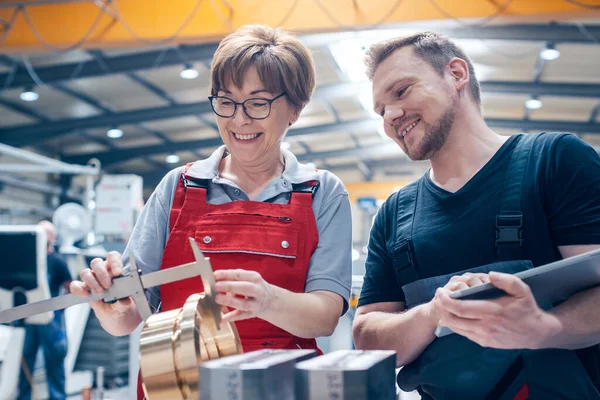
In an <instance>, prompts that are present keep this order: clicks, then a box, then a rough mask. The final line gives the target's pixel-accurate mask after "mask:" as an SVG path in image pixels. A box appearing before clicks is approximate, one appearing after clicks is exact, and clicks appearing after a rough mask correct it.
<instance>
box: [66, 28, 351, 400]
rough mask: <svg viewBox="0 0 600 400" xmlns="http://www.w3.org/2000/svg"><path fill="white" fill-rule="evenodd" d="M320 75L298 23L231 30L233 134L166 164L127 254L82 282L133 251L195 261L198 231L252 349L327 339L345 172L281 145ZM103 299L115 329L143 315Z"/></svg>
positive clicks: (183, 293)
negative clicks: (192, 158)
mask: <svg viewBox="0 0 600 400" xmlns="http://www.w3.org/2000/svg"><path fill="white" fill-rule="evenodd" d="M314 86H315V69H314V65H313V60H312V57H311V55H310V52H309V51H308V49H307V48H306V47H305V46H304V45H303V44H302V43H300V42H299V41H298V40H297V39H296V38H295V37H293V36H292V35H290V34H289V33H287V32H285V31H283V30H281V29H272V28H269V27H265V26H247V27H242V28H240V29H239V30H238V31H236V32H234V33H232V34H231V35H229V36H227V37H226V38H225V39H223V41H222V42H221V43H220V45H219V47H218V49H217V51H216V52H215V56H214V58H213V63H212V71H211V86H210V87H211V93H210V94H211V96H210V97H209V99H210V102H211V105H212V109H213V111H214V113H215V118H216V120H217V126H218V128H219V133H220V135H221V138H222V139H223V142H224V146H221V147H220V148H218V149H217V150H216V151H215V152H214V153H213V154H212V155H211V156H210V157H209V158H208V159H206V160H200V161H196V162H195V163H191V164H189V165H187V166H185V167H181V168H177V169H174V170H173V171H171V172H170V173H169V174H167V176H166V177H165V178H164V179H163V180H162V182H161V183H160V184H159V185H158V186H157V188H156V190H155V193H154V194H153V195H152V196H151V197H150V199H149V200H148V203H147V204H146V206H145V207H144V210H143V211H142V213H141V215H140V217H139V219H138V222H137V224H136V226H135V229H134V231H133V234H132V236H131V239H130V241H129V243H128V246H127V249H126V250H125V253H124V255H123V257H122V258H121V257H120V255H118V254H112V255H111V257H110V258H109V259H108V260H106V261H103V260H99V259H96V260H95V261H94V262H93V264H92V266H91V269H92V271H93V273H89V270H88V273H86V274H85V275H84V276H82V278H83V282H76V283H75V284H73V285H72V291H73V293H76V294H79V295H81V296H85V295H87V294H88V288H92V289H94V290H95V289H96V288H97V289H98V290H102V288H103V287H104V288H106V287H107V286H110V282H111V281H110V279H108V278H110V277H111V276H116V275H120V274H121V273H122V271H123V265H124V264H125V265H126V264H127V260H128V258H129V257H134V258H135V259H136V260H139V262H138V267H139V268H140V269H141V270H142V271H143V272H145V273H147V272H151V271H156V270H158V269H167V268H171V267H174V266H178V265H181V264H185V263H187V262H190V261H192V260H193V254H192V251H191V248H190V247H189V245H187V243H188V240H189V239H188V238H190V237H192V238H195V239H196V242H197V243H198V244H199V246H200V249H201V250H202V252H203V253H204V254H205V255H206V256H208V257H210V262H211V264H212V267H213V269H214V270H215V279H216V281H217V282H216V286H215V288H216V290H218V291H219V292H220V293H219V294H218V295H217V296H216V300H217V302H218V303H220V304H221V305H223V306H226V307H229V308H230V309H233V310H232V311H230V312H228V313H226V314H225V315H223V321H224V322H226V323H229V322H235V323H236V325H237V329H238V331H239V335H240V339H241V342H242V347H243V348H244V351H252V350H256V349H263V348H275V349H288V348H291V349H297V348H305V349H316V350H318V351H320V350H319V349H318V347H317V344H316V341H315V338H316V337H318V336H327V335H330V334H331V333H332V332H333V330H334V329H335V327H336V325H337V322H338V319H339V317H340V315H342V314H343V313H344V312H345V310H346V309H347V308H348V298H349V296H350V286H351V280H352V260H351V254H352V239H351V235H352V228H351V215H350V203H349V201H348V192H347V191H346V189H345V188H344V186H343V184H342V183H341V181H340V180H339V179H338V178H337V177H336V176H334V175H333V174H331V173H330V172H327V171H323V170H321V171H317V170H315V168H314V166H309V165H303V164H300V163H299V162H298V160H297V159H296V157H295V156H294V155H293V154H292V153H291V152H289V151H288V150H287V149H284V148H283V146H282V142H283V139H284V137H285V134H286V132H287V130H288V129H289V127H290V126H291V125H292V124H294V123H295V122H296V120H297V119H298V116H299V115H300V112H301V111H302V109H303V108H304V106H305V105H306V104H307V103H308V102H309V100H310V97H311V95H312V92H313V90H314ZM317 189H318V190H317ZM105 278H106V279H105ZM98 279H101V282H102V283H103V285H104V286H102V285H101V284H100V283H99V281H98ZM202 291H203V287H202V282H201V280H200V279H199V278H192V279H189V280H184V281H180V282H177V283H174V284H169V285H164V286H163V287H161V289H160V294H157V293H150V302H151V304H152V305H153V306H154V307H155V308H158V307H161V308H162V311H168V310H174V309H178V308H181V307H182V305H183V304H184V303H185V301H186V299H187V298H188V297H189V296H190V295H192V294H194V293H199V292H202ZM93 308H94V311H95V312H96V315H97V316H98V319H99V320H100V321H101V323H102V326H103V327H104V328H105V329H106V330H107V331H109V332H110V333H113V334H115V335H117V334H127V333H129V332H131V331H132V330H133V329H134V328H135V327H136V326H137V325H138V324H139V322H140V317H139V315H138V313H137V309H136V308H135V304H134V303H133V302H119V303H116V304H110V305H109V304H104V303H94V304H93ZM139 395H140V397H141V392H140V393H139Z"/></svg>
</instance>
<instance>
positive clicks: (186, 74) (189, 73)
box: [179, 65, 199, 79]
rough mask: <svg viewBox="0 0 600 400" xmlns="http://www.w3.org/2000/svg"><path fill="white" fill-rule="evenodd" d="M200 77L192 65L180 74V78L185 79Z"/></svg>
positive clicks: (187, 66)
mask: <svg viewBox="0 0 600 400" xmlns="http://www.w3.org/2000/svg"><path fill="white" fill-rule="evenodd" d="M198 75H199V73H198V70H196V69H194V68H192V66H191V65H186V66H185V69H184V70H183V71H181V72H180V73H179V76H180V77H181V78H183V79H196V78H197V77H198Z"/></svg>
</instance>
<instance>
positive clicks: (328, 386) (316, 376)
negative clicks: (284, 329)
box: [295, 350, 396, 400]
mask: <svg viewBox="0 0 600 400" xmlns="http://www.w3.org/2000/svg"><path fill="white" fill-rule="evenodd" d="M395 368H396V352H394V351H385V350H371V351H361V350H338V351H335V352H332V353H329V354H326V355H324V356H321V357H317V358H313V359H311V360H307V361H303V362H301V363H298V364H297V365H296V397H295V398H296V400H330V399H336V400H395V398H396V381H395V375H396V370H395Z"/></svg>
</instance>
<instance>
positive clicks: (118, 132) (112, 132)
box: [106, 128, 123, 139]
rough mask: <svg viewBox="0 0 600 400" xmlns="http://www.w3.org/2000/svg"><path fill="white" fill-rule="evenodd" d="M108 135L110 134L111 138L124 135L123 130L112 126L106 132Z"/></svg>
mask: <svg viewBox="0 0 600 400" xmlns="http://www.w3.org/2000/svg"><path fill="white" fill-rule="evenodd" d="M106 136H108V137H109V138H111V139H118V138H120V137H121V136H123V131H122V130H120V129H119V128H111V129H109V130H108V131H107V132H106Z"/></svg>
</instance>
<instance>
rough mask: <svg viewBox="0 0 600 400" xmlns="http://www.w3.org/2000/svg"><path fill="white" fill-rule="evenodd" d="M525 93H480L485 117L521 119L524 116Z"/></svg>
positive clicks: (526, 97)
mask: <svg viewBox="0 0 600 400" xmlns="http://www.w3.org/2000/svg"><path fill="white" fill-rule="evenodd" d="M527 99H529V96H527V95H520V94H500V93H485V92H484V93H482V96H481V103H482V105H483V115H484V117H486V118H507V119H521V118H523V117H524V116H525V101H526V100H527Z"/></svg>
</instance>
